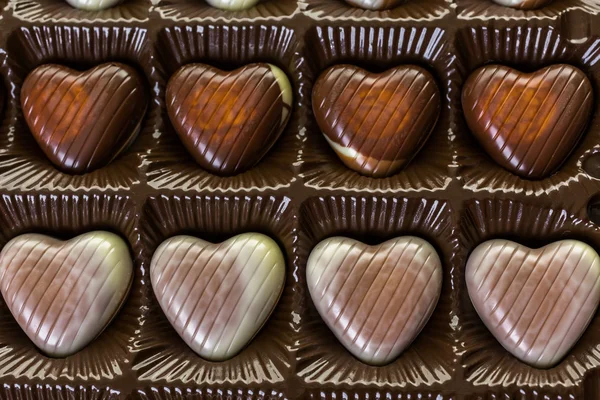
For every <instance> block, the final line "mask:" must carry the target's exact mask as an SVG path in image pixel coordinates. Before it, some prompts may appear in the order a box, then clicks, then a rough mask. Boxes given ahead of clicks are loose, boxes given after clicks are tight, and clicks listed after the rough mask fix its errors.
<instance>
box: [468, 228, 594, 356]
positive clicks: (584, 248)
mask: <svg viewBox="0 0 600 400" xmlns="http://www.w3.org/2000/svg"><path fill="white" fill-rule="evenodd" d="M465 277H466V282H467V290H468V292H469V296H470V297H471V301H472V302H473V305H474V306H475V310H476V311H477V313H478V314H479V316H480V317H481V319H482V320H483V322H484V323H485V325H486V326H487V327H488V329H489V330H490V332H491V333H492V334H493V335H494V336H495V337H496V339H497V340H498V341H499V342H500V344H501V345H502V346H504V348H505V349H506V350H508V351H509V352H510V353H511V354H513V355H514V356H515V357H517V358H518V359H519V360H521V361H523V362H525V363H527V364H529V365H531V366H534V367H537V368H549V367H552V366H554V365H556V364H557V363H558V362H559V361H560V360H561V359H562V358H563V357H564V356H565V355H566V354H567V352H568V351H569V350H570V349H571V348H572V347H573V345H574V344H575V343H576V342H577V340H578V339H579V338H580V337H581V335H582V334H583V332H584V331H585V329H586V327H587V326H588V324H589V323H590V321H591V319H592V317H593V316H594V314H595V312H596V308H597V307H598V302H599V301H600V259H599V257H598V254H597V253H596V251H594V249H593V248H591V247H590V246H588V245H587V244H585V243H583V242H580V241H577V240H562V241H559V242H555V243H552V244H549V245H547V246H545V247H542V248H540V249H530V248H527V247H525V246H522V245H520V244H518V243H514V242H511V241H508V240H500V239H497V240H490V241H487V242H485V243H482V244H481V245H479V246H477V248H476V249H475V250H474V251H473V253H472V254H471V256H470V257H469V259H468V261H467V266H466V271H465Z"/></svg>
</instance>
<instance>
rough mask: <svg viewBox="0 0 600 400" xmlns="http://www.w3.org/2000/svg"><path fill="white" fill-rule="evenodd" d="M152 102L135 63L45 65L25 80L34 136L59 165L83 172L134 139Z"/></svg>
mask: <svg viewBox="0 0 600 400" xmlns="http://www.w3.org/2000/svg"><path fill="white" fill-rule="evenodd" d="M147 104H148V99H147V95H146V93H145V89H144V84H143V81H142V79H141V78H140V76H139V74H138V73H137V72H136V71H135V70H134V69H133V68H131V67H129V66H127V65H123V64H118V63H108V64H102V65H99V66H97V67H95V68H92V69H90V70H88V71H86V72H79V71H75V70H72V69H69V68H67V67H64V66H62V65H55V64H45V65H42V66H40V67H38V68H36V69H34V70H33V71H32V72H31V73H30V74H29V75H28V76H27V78H26V79H25V82H23V88H22V89H21V106H22V108H23V113H24V114H25V120H26V121H27V125H29V129H31V132H32V134H33V137H34V138H35V140H36V141H37V143H38V144H39V146H40V147H41V148H42V150H43V151H44V153H45V154H46V156H47V157H48V158H49V159H50V161H52V163H53V164H54V165H55V166H56V167H58V168H59V169H61V170H63V171H65V172H68V173H73V174H81V173H84V172H88V171H90V170H93V169H96V168H99V167H102V166H104V165H105V164H107V163H109V162H110V161H112V160H113V159H114V158H116V157H117V156H118V155H119V154H120V153H121V152H122V151H123V150H125V149H126V148H127V147H128V146H129V144H131V142H132V141H133V140H134V139H135V137H136V135H137V133H138V132H139V129H140V125H141V123H142V119H143V117H144V114H145V113H146V107H147Z"/></svg>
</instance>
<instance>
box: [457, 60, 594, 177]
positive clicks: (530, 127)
mask: <svg viewBox="0 0 600 400" xmlns="http://www.w3.org/2000/svg"><path fill="white" fill-rule="evenodd" d="M593 103H594V99H593V90H592V85H591V83H590V81H589V79H588V78H587V76H586V75H585V74H584V73H583V72H582V71H581V70H579V69H577V68H575V67H572V66H570V65H564V64H559V65H553V66H551V67H546V68H543V69H540V70H539V71H537V72H534V73H522V72H519V71H517V70H514V69H512V68H509V67H505V66H501V65H489V66H485V67H482V68H479V69H478V70H477V71H475V72H474V73H473V74H472V75H471V76H470V77H469V78H468V79H467V82H466V83H465V86H464V89H463V95H462V104H463V111H464V115H465V119H466V121H467V124H468V125H469V128H470V129H471V131H472V132H473V134H474V135H475V137H476V138H477V140H478V141H479V143H481V145H482V146H483V148H484V149H485V151H486V152H487V153H488V154H489V155H490V157H492V158H493V159H494V160H495V161H496V162H497V163H498V164H500V165H501V166H503V167H504V168H506V169H508V170H509V171H511V172H513V173H515V174H517V175H519V176H521V177H523V178H527V179H541V178H544V177H546V176H548V175H549V174H551V173H552V172H554V171H555V170H556V169H558V168H559V167H560V165H561V164H562V163H563V162H564V161H565V160H566V158H567V157H568V155H569V154H570V153H571V152H572V151H573V149H574V147H575V146H576V144H577V142H578V141H579V139H580V138H581V135H582V134H583V131H584V128H585V126H586V124H587V122H588V120H589V117H590V114H591V112H592V106H593Z"/></svg>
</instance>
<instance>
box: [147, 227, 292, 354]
mask: <svg viewBox="0 0 600 400" xmlns="http://www.w3.org/2000/svg"><path fill="white" fill-rule="evenodd" d="M150 280H151V282H152V288H153V290H154V294H155V295H156V298H157V300H158V303H159V304H160V307H161V308H162V310H163V311H164V313H165V315H166V316H167V319H168V320H169V322H170V323H171V325H173V327H174V328H175V330H176V331H177V333H178V334H179V336H181V338H182V339H183V340H184V341H185V342H186V343H187V344H188V346H190V347H191V349H192V350H194V351H195V352H196V353H197V354H199V355H200V356H201V357H203V358H205V359H207V360H211V361H222V360H227V359H229V358H231V357H233V356H235V355H236V354H237V353H239V352H240V351H241V350H242V349H243V348H244V347H245V346H246V345H247V344H248V343H249V342H250V341H251V340H252V338H253V337H254V336H255V335H256V334H257V333H258V331H259V330H260V329H261V327H262V326H263V325H264V323H265V322H266V321H267V319H268V318H269V316H270V315H271V312H272V311H273V309H274V308H275V305H276V304H277V302H278V301H279V297H280V296H281V292H282V291H283V286H284V283H285V260H284V257H283V254H282V253H281V250H280V249H279V246H278V245H277V243H275V241H273V239H271V238H269V237H268V236H265V235H262V234H260V233H244V234H241V235H238V236H234V237H233V238H231V239H229V240H227V241H225V242H223V243H219V244H212V243H209V242H206V241H204V240H201V239H198V238H195V237H192V236H174V237H172V238H170V239H167V240H166V241H164V242H163V243H162V244H161V245H160V246H159V247H158V249H157V250H156V252H155V253H154V256H153V257H152V262H151V264H150Z"/></svg>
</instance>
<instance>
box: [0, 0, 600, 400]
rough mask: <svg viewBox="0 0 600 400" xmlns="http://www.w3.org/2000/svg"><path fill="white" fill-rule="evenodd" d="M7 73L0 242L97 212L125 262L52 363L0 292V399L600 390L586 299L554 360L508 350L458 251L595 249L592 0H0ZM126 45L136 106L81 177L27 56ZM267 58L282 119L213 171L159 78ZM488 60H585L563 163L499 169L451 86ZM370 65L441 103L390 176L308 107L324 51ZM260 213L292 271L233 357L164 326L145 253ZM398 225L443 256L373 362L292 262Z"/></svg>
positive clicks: (598, 138)
mask: <svg viewBox="0 0 600 400" xmlns="http://www.w3.org/2000/svg"><path fill="white" fill-rule="evenodd" d="M0 7H4V8H3V11H2V12H1V13H0V74H1V77H2V79H3V81H4V87H5V88H4V90H6V92H7V94H8V101H7V104H6V106H5V109H4V111H3V112H2V118H3V119H2V124H1V126H0V246H2V245H3V244H5V243H6V242H7V241H8V240H10V239H11V238H13V237H14V236H16V235H19V234H21V233H25V232H40V233H49V234H53V235H58V236H60V237H64V238H68V237H72V236H74V235H77V234H78V233H82V232H86V231H89V230H94V229H107V230H110V231H113V232H116V233H118V234H120V235H121V236H123V237H124V238H125V239H127V241H128V243H129V245H130V247H131V252H132V257H133V258H134V260H135V266H136V276H135V282H134V285H133V288H132V291H131V294H130V296H129V298H128V300H127V302H126V303H125V306H124V308H123V309H122V310H121V311H120V312H119V314H118V315H117V317H116V318H115V320H114V321H113V322H112V323H111V324H110V326H109V327H108V328H107V329H106V330H105V331H104V332H103V333H102V335H100V337H99V338H98V339H96V340H95V341H94V342H93V343H92V344H90V345H89V346H87V347H86V348H85V349H83V350H82V351H80V352H79V353H77V354H75V355H73V356H71V357H68V358H66V359H53V358H48V357H46V356H44V355H42V354H41V353H40V352H39V351H38V350H37V349H36V348H35V346H34V345H33V344H32V343H31V342H30V341H29V340H28V339H27V337H26V336H25V335H24V334H23V332H22V331H21V330H20V328H19V326H18V325H17V323H16V322H15V320H14V318H13V317H12V315H11V314H10V312H9V310H8V309H7V307H6V305H5V304H4V302H3V301H1V300H0V383H1V385H0V399H10V400H16V399H19V400H20V399H23V400H25V399H38V398H39V399H48V400H50V399H61V400H62V399H65V400H66V399H82V400H83V399H90V400H91V399H94V400H95V399H98V400H99V399H103V400H104V399H106V400H108V399H132V400H137V399H140V400H150V399H152V400H171V399H173V400H175V399H184V398H190V399H205V398H206V399H217V398H218V399H247V400H254V399H273V400H276V399H299V398H307V399H322V400H338V399H356V400H358V399H365V400H366V399H386V400H388V399H389V400H392V399H397V400H405V399H411V400H413V399H431V400H433V399H435V400H449V399H452V400H499V399H502V400H559V399H560V400H564V399H583V400H598V399H600V316H599V315H596V316H595V317H594V319H593V321H592V323H591V325H590V327H589V328H588V329H587V331H586V333H585V334H584V336H583V337H582V338H581V339H580V340H579V341H578V343H577V345H576V346H575V347H574V348H573V349H572V350H571V352H570V353H569V355H568V356H567V357H566V358H565V359H564V360H563V361H562V362H561V363H560V364H559V365H558V366H556V367H554V368H552V369H549V370H540V369H535V368H532V367H529V366H527V365H525V364H523V363H521V362H519V361H517V360H516V359H515V358H514V357H512V356H511V355H510V354H508V353H507V352H506V351H505V350H504V349H503V348H502V347H501V345H500V344H498V342H497V341H496V340H495V339H494V338H493V336H492V335H491V334H490V333H489V332H488V331H487V330H486V328H485V326H484V325H483V323H482V322H481V321H480V319H479V318H478V316H477V315H476V313H475V311H474V309H473V306H472V305H471V303H470V301H469V298H468V295H467V293H466V287H465V283H464V277H463V274H464V266H465V262H466V258H467V256H468V254H469V253H470V251H471V250H472V249H473V248H474V247H475V246H477V244H479V243H481V242H482V241H484V240H487V239H490V238H510V239H513V240H517V241H519V242H521V243H523V244H525V245H530V246H538V245H543V244H547V243H549V242H551V241H554V240H557V239H560V238H576V239H580V240H584V241H586V242H587V243H589V244H591V245H593V246H594V247H595V248H596V249H597V250H599V249H600V226H599V225H596V224H595V223H594V222H593V220H595V221H597V222H600V101H599V99H600V15H598V14H599V13H600V2H598V1H596V0H555V1H554V2H553V3H552V4H551V5H550V6H547V7H545V8H543V9H542V10H538V11H528V12H524V11H514V10H510V9H506V8H502V7H499V6H496V5H494V3H492V2H491V1H490V0H454V1H453V0H407V1H406V2H405V3H404V4H402V5H401V6H399V7H398V8H396V9H394V10H390V11H385V12H373V11H363V10H359V9H355V8H351V7H349V6H347V5H346V4H345V3H344V2H343V1H342V0H298V1H294V0H265V1H264V2H262V3H261V4H260V5H259V6H257V7H256V8H254V9H251V10H248V11H244V12H237V13H235V12H224V11H219V10H216V9H213V8H210V7H209V6H208V5H207V4H206V3H205V2H204V0H125V2H124V3H123V4H121V5H119V6H117V7H114V8H112V9H109V10H106V11H102V12H96V13H89V12H83V11H78V10H75V9H72V8H71V7H69V6H68V5H67V4H66V3H65V2H63V1H62V0H8V1H6V0H0ZM105 61H120V62H124V63H127V64H129V65H131V66H133V67H135V68H137V69H138V70H139V71H140V72H141V73H143V74H144V76H145V77H146V80H147V87H148V89H149V93H150V95H151V105H150V109H149V111H148V113H147V115H146V117H145V120H144V122H143V125H142V131H141V133H140V135H139V137H138V138H137V139H136V141H135V143H134V145H133V146H132V147H131V148H130V149H129V150H127V151H126V152H125V153H124V154H123V155H121V156H120V157H119V158H117V159H116V160H115V161H113V162H112V163H111V164H110V165H109V166H107V167H104V168H101V169H98V170H96V171H93V172H91V173H89V174H86V175H82V176H71V175H67V174H64V173H62V172H60V171H58V170H57V169H56V168H54V167H53V166H52V164H51V163H50V162H49V161H48V160H47V159H46V158H45V157H44V156H43V154H42V152H41V151H40V149H39V148H38V147H37V145H36V143H35V141H34V139H33V137H32V135H31V133H30V132H29V130H28V129H27V126H26V124H25V121H24V119H23V115H22V113H21V110H20V107H19V99H18V97H19V93H20V87H21V84H22V82H23V79H24V78H25V76H26V75H27V74H28V72H30V71H31V70H32V69H33V68H35V67H36V66H38V65H41V64H44V63H48V62H54V63H60V64H65V65H68V66H71V67H76V68H87V67H90V66H93V65H96V64H99V63H102V62H105ZM255 61H266V62H271V63H274V64H276V65H278V66H279V67H281V68H282V69H283V70H284V71H286V72H287V74H288V76H289V77H290V80H291V82H292V83H293V86H294V91H295V107H294V111H293V115H292V118H291V119H290V123H289V125H288V127H287V128H286V130H285V131H284V133H283V135H282V137H281V138H280V140H279V141H278V142H277V143H276V145H275V146H274V147H273V149H272V150H271V151H270V152H269V153H268V155H267V156H266V157H265V158H264V159H263V161H262V162H260V163H259V164H258V165H257V166H256V167H255V168H253V169H251V170H250V171H247V172H245V173H242V174H240V175H238V176H235V177H229V178H222V177H218V176H215V175H212V174H210V173H208V172H206V171H203V170H202V169H201V168H200V167H199V166H198V165H197V164H196V163H195V162H194V161H193V159H192V157H191V156H190V155H188V154H187V153H186V151H185V149H184V147H183V145H182V143H181V142H180V141H179V139H178V138H177V136H176V134H175V133H174V130H173V128H172V126H171V124H170V122H169V120H168V118H167V116H166V109H165V105H164V95H165V85H166V82H167V80H168V78H169V77H170V76H171V74H173V72H174V71H175V70H176V69H177V68H178V67H180V66H181V65H184V64H187V63H191V62H204V63H208V64H211V65H214V66H217V67H221V68H232V67H237V66H241V65H244V64H247V63H251V62H255ZM488 62H496V63H501V64H506V65H509V66H514V67H518V68H520V69H525V70H533V69H536V68H539V67H542V66H546V65H550V64H554V63H559V62H560V63H569V64H573V65H576V66H578V67H580V68H581V69H582V70H583V71H585V72H586V74H587V75H588V76H589V78H590V79H591V81H592V83H593V87H594V90H595V95H596V102H595V109H594V115H593V118H592V120H591V121H590V124H589V126H588V128H587V131H586V134H585V138H584V140H583V141H582V142H581V143H580V144H579V145H578V147H577V149H576V150H575V151H574V152H573V154H572V155H571V156H570V157H569V159H568V160H567V162H566V163H565V164H564V165H563V166H562V167H561V169H560V170H559V171H558V172H557V173H555V174H554V175H552V176H551V177H549V178H547V179H544V180H541V181H526V180H523V179H521V178H518V177H516V176H514V175H512V174H510V173H509V172H507V171H505V170H503V169H502V168H501V167H499V166H498V165H496V164H495V163H494V162H493V161H492V160H491V159H490V158H489V157H488V156H487V155H486V154H485V153H484V151H483V150H482V149H481V147H480V146H479V145H478V144H477V143H476V141H475V140H474V139H473V138H472V136H471V134H470V133H469V130H468V129H467V128H466V124H465V121H464V118H463V116H462V111H461V106H460V90H461V87H462V83H463V82H464V80H465V79H466V77H467V76H468V75H469V73H470V72H471V71H473V70H474V69H475V68H477V67H479V66H481V65H483V64H485V63H488ZM338 63H350V64H356V65H359V66H362V67H365V68H368V69H371V70H375V71H381V70H385V69H387V68H390V67H393V66H396V65H400V64H405V63H411V64H417V65H420V66H423V67H425V68H427V69H428V70H429V71H430V72H432V73H433V75H434V76H435V77H436V79H437V82H438V85H439V88H440V91H441V93H442V100H443V102H442V113H441V116H440V119H439V122H438V123H437V125H436V128H435V129H434V131H433V133H432V135H431V137H430V139H429V140H428V141H427V143H426V144H425V146H424V147H423V149H422V150H421V151H420V152H419V154H418V155H417V157H416V158H415V159H414V160H413V162H412V163H411V164H410V165H409V166H408V167H407V168H405V169H404V170H403V171H401V172H400V173H398V174H397V175H394V176H392V177H390V178H386V179H379V180H376V179H371V178H366V177H362V176H360V175H358V174H357V173H355V172H352V171H350V170H348V169H347V168H346V167H345V166H344V165H343V164H342V162H341V161H340V160H339V159H338V158H337V156H336V155H335V153H334V152H333V150H332V149H331V148H330V147H329V146H328V145H327V143H326V141H325V140H324V138H323V137H322V135H321V133H320V131H319V129H318V127H317V125H316V122H315V119H314V116H313V114H312V110H311V101H310V100H311V99H310V94H311V89H312V85H313V83H314V81H315V80H316V78H317V77H318V75H319V73H320V72H321V71H323V70H324V69H325V68H327V67H329V66H331V65H334V64H338ZM248 231H258V232H262V233H265V234H267V235H269V236H271V237H272V238H274V239H275V240H276V241H277V242H278V243H279V244H280V246H281V248H282V250H284V254H285V256H286V261H287V280H286V287H285V289H284V293H283V296H282V298H281V300H280V302H279V304H278V306H277V308H276V309H275V311H274V313H273V314H272V316H271V318H270V319H269V321H268V322H267V324H266V325H265V326H264V327H263V329H262V330H261V331H260V332H259V334H258V335H257V336H256V337H255V338H254V340H253V341H252V342H251V343H250V344H249V345H248V346H247V347H246V348H245V349H244V350H243V351H242V352H241V353H240V354H239V355H238V356H236V357H234V358H233V359H231V360H229V361H225V362H218V363H215V362H208V361H205V360H203V359H201V358H200V357H199V356H197V355H196V354H195V353H193V352H192V351H191V350H190V349H189V348H188V347H187V346H186V345H185V343H184V342H183V340H181V339H180V338H179V336H178V335H177V334H176V332H175V330H174V329H173V328H172V327H171V326H170V325H169V323H168V321H167V319H166V317H165V316H164V314H163V313H162V311H161V309H160V307H159V306H158V304H157V301H156V299H155V297H154V295H153V292H152V289H151V287H150V282H149V274H148V268H149V261H150V259H151V257H152V254H153V252H154V250H155V249H156V247H157V246H158V244H159V243H160V242H161V241H163V240H164V239H166V238H168V237H170V236H172V235H175V234H180V233H187V234H193V235H197V236H199V237H201V238H203V239H206V240H212V241H221V240H224V239H226V238H228V237H230V236H232V235H235V234H237V233H242V232H248ZM403 234H413V235H418V236H421V237H423V238H425V239H427V240H428V241H430V242H431V243H432V244H433V245H434V246H435V247H436V249H437V250H438V252H439V254H440V257H441V259H442V262H443V269H444V283H443V289H442V295H441V298H440V302H439V304H438V306H437V308H436V310H435V312H434V314H433V316H432V317H431V320H430V321H429V323H428V324H427V325H426V327H425V329H424V330H423V331H422V333H421V334H420V335H419V336H418V338H417V339H416V340H415V342H414V343H413V344H412V345H411V346H410V347H409V348H408V349H407V350H406V351H405V352H404V353H403V354H402V355H401V356H400V357H399V358H398V359H397V360H395V361H394V362H392V363H391V364H389V365H386V366H383V367H371V366H367V365H365V364H363V363H361V362H359V361H358V360H357V359H355V358H354V357H352V356H351V355H350V354H349V353H348V352H347V351H346V350H345V349H344V348H343V346H342V345H341V344H340V343H339V342H338V341H337V340H336V339H335V337H334V336H333V334H332V333H331V332H330V331H329V330H328V328H327V327H326V326H325V324H324V322H323V321H322V319H321V318H320V317H319V315H318V314H317V312H316V310H315V307H314V306H313V304H312V301H311V299H310V296H309V294H308V291H307V287H306V279H305V266H306V261H307V258H308V254H309V253H310V250H311V249H312V247H313V246H314V245H315V244H316V243H317V242H318V241H319V240H322V239H323V238H326V237H329V236H332V235H346V236H350V237H353V238H356V239H359V240H363V241H365V242H367V243H377V242H381V241H384V240H386V239H389V238H392V237H395V236H399V235H403Z"/></svg>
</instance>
